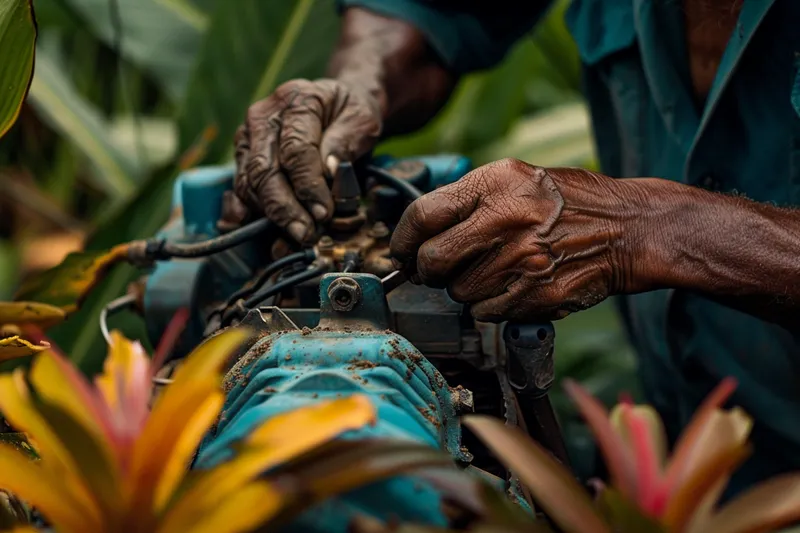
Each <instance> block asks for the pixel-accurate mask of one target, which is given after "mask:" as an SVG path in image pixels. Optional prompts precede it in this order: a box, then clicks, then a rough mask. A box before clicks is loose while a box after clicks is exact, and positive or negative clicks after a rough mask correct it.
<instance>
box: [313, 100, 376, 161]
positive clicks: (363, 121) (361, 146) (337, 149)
mask: <svg viewBox="0 0 800 533" xmlns="http://www.w3.org/2000/svg"><path fill="white" fill-rule="evenodd" d="M335 90H336V94H335V101H334V103H333V104H332V105H333V107H334V108H336V107H342V106H343V109H342V111H341V112H340V113H337V114H335V115H334V117H335V118H334V119H333V120H332V121H331V122H330V124H328V125H327V127H326V128H325V132H324V133H323V135H322V145H321V146H320V152H321V154H322V160H323V161H326V162H327V161H328V158H329V156H331V155H333V156H335V157H336V158H338V159H339V160H340V161H351V162H352V161H355V160H357V159H358V158H359V157H361V156H363V155H364V154H366V153H368V152H369V151H370V150H372V148H373V147H374V146H375V144H376V143H377V142H378V139H380V136H381V129H382V125H381V122H380V118H379V117H380V112H379V111H378V110H377V109H371V108H370V107H369V106H368V105H367V104H366V103H363V104H362V103H358V102H350V103H348V101H349V99H350V98H352V96H350V95H345V94H343V93H342V90H341V89H339V88H336V89H335Z"/></svg>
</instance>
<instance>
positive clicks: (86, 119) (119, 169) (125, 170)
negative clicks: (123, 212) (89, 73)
mask: <svg viewBox="0 0 800 533" xmlns="http://www.w3.org/2000/svg"><path fill="white" fill-rule="evenodd" d="M49 44H52V42H51V43H49ZM29 101H30V103H31V105H33V107H34V108H35V109H36V111H37V112H38V114H39V115H40V116H41V117H42V119H43V120H45V121H46V122H48V123H49V125H50V126H51V127H53V128H54V129H55V130H56V131H58V132H60V133H61V134H62V135H64V137H65V138H66V139H68V140H69V142H71V143H72V144H74V145H75V146H76V147H77V148H78V149H79V150H80V151H81V153H82V154H83V155H84V156H86V158H87V159H88V160H89V162H90V163H91V164H92V166H93V167H94V169H95V172H92V173H90V176H91V177H92V178H93V180H94V184H95V186H97V187H98V188H99V189H100V190H102V191H103V192H105V193H106V195H107V196H108V197H110V198H112V199H119V198H126V197H128V196H130V195H131V194H132V193H133V192H134V191H135V189H136V183H137V182H138V181H139V180H140V178H141V176H142V173H143V170H144V169H143V168H142V166H141V165H139V163H138V162H137V161H136V159H134V158H133V157H131V156H129V155H128V154H127V153H125V152H124V151H123V150H121V149H120V148H119V147H118V146H117V145H116V144H115V143H114V141H113V138H112V136H111V130H110V127H109V124H108V123H107V121H106V119H105V117H103V115H102V114H101V113H100V112H99V111H98V110H97V109H96V108H95V106H94V105H93V104H92V103H91V102H89V101H87V100H86V99H84V98H83V97H82V96H81V95H80V94H79V93H78V91H77V90H76V89H75V86H74V85H73V83H72V80H71V79H70V78H69V76H68V75H67V73H66V72H64V70H63V68H62V67H61V63H60V62H59V57H58V55H57V53H56V51H55V50H54V48H53V47H52V46H45V45H41V46H37V49H36V74H35V76H34V78H33V83H32V84H31V92H30V98H29Z"/></svg>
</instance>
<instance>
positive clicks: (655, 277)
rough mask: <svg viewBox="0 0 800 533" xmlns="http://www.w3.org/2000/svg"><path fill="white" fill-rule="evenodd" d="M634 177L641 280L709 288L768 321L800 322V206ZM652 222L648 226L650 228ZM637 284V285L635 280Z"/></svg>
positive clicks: (701, 289)
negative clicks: (638, 210) (639, 214)
mask: <svg viewBox="0 0 800 533" xmlns="http://www.w3.org/2000/svg"><path fill="white" fill-rule="evenodd" d="M625 181H629V182H630V185H632V186H633V188H634V189H637V190H638V191H639V194H638V195H637V197H638V200H637V202H638V203H639V204H640V205H644V206H646V208H645V209H644V210H643V214H642V219H641V220H640V221H639V222H632V223H633V224H635V225H637V226H638V227H639V229H638V230H637V232H636V233H637V235H638V237H637V239H638V240H639V241H640V243H639V245H638V246H637V247H638V249H639V251H638V253H637V254H635V255H638V256H639V259H640V260H639V261H637V259H636V258H635V257H634V258H633V261H634V262H638V266H635V265H632V266H631V268H630V269H629V271H631V272H634V273H636V274H635V275H637V276H639V277H640V278H641V282H642V285H644V286H649V287H653V288H659V287H670V288H678V289H683V290H688V291H694V292H698V293H702V294H704V295H707V296H709V297H710V298H712V299H715V300H717V301H719V302H721V303H724V304H725V305H729V306H731V307H735V308H737V309H741V310H742V311H745V312H748V313H751V314H754V315H756V316H759V317H761V318H765V319H767V320H772V321H777V322H781V323H784V324H795V325H796V324H797V322H798V320H800V210H790V209H781V208H778V207H775V206H771V205H766V204H760V203H757V202H753V201H750V200H747V199H745V198H742V197H737V196H732V195H722V194H717V193H711V192H708V191H704V190H701V189H697V188H693V187H688V186H685V185H681V184H677V183H672V182H665V181H664V180H655V179H643V180H625ZM643 228H647V229H643ZM634 285H637V284H636V283H634Z"/></svg>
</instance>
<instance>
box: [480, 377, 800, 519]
mask: <svg viewBox="0 0 800 533" xmlns="http://www.w3.org/2000/svg"><path fill="white" fill-rule="evenodd" d="M567 388H568V392H569V394H570V396H571V397H572V398H573V400H574V401H575V402H576V403H577V405H578V407H579V409H580V411H581V412H582V414H583V416H584V418H585V419H586V421H587V423H588V424H589V426H590V428H591V430H592V432H593V433H594V436H595V438H596V440H597V443H598V445H599V447H600V450H601V451H602V453H603V456H604V457H605V460H606V464H607V466H608V470H609V472H610V477H611V486H610V488H605V489H603V490H602V491H601V493H600V495H599V497H598V499H597V501H596V502H592V501H591V500H590V499H589V497H588V495H587V494H586V492H585V491H584V490H583V489H582V488H581V487H580V486H579V485H578V483H577V482H576V481H575V480H574V478H573V477H572V476H571V475H570V474H569V473H568V472H567V470H566V469H564V468H563V467H562V466H561V465H560V464H557V463H556V462H555V461H554V460H553V459H552V458H551V457H550V455H549V454H548V453H547V452H546V451H544V450H543V449H542V448H541V447H539V446H538V445H537V444H536V443H534V442H533V441H531V440H530V439H528V437H527V436H525V435H523V434H522V433H521V432H519V431H517V430H515V429H514V428H509V427H506V426H505V425H503V423H502V422H500V421H497V420H494V419H491V418H486V417H479V416H473V417H469V418H467V419H466V421H465V423H466V425H467V426H469V427H470V429H472V431H474V432H475V433H476V434H477V435H478V436H479V437H480V438H481V439H482V440H484V442H486V444H487V445H488V446H489V447H490V448H491V449H492V450H493V451H494V453H495V454H497V456H498V457H499V458H500V459H501V460H502V461H504V463H505V464H506V466H507V467H508V468H510V469H512V470H513V471H514V472H515V473H516V474H517V475H518V476H519V478H520V479H521V481H522V482H523V483H524V484H525V485H527V487H528V488H529V489H530V491H531V493H532V494H533V496H534V498H535V499H536V500H537V501H538V503H539V504H540V505H541V506H542V507H543V508H544V509H545V510H546V511H547V512H548V514H549V515H550V516H551V517H552V518H553V519H554V521H555V522H556V523H557V524H558V525H559V526H560V527H561V528H562V529H563V531H565V532H566V533H612V532H613V533H756V532H759V533H763V532H766V531H774V530H776V528H780V527H784V526H786V525H788V524H791V523H792V522H795V521H797V520H800V473H793V474H786V475H782V476H778V477H775V478H773V479H771V480H769V481H766V482H764V483H762V484H761V485H759V486H756V487H754V488H752V489H750V490H749V491H747V492H745V493H744V494H742V495H741V496H738V497H737V498H735V499H734V500H733V501H731V502H730V503H728V504H726V505H723V506H722V507H721V508H720V507H719V506H718V502H719V498H720V496H721V494H722V492H723V490H724V489H725V486H726V485H727V482H728V480H729V478H730V476H731V474H732V473H733V472H734V471H735V469H736V468H737V467H738V466H740V465H741V464H742V462H743V461H744V460H745V459H746V458H747V457H748V455H749V452H750V446H749V444H748V442H747V438H748V435H749V433H750V429H751V426H752V421H751V419H750V418H749V417H748V416H747V415H746V414H745V413H744V412H743V411H742V410H741V409H739V408H734V409H731V410H729V411H725V410H722V408H721V406H722V405H723V404H724V403H725V401H726V400H727V399H728V398H729V397H730V395H731V394H732V392H733V390H734V389H735V382H734V381H733V380H731V379H727V380H724V381H723V382H722V383H721V384H720V385H719V386H718V387H717V388H716V389H715V390H714V391H713V392H712V393H711V394H710V395H709V397H708V398H707V399H706V400H705V402H704V403H703V404H702V406H701V407H700V409H699V410H698V411H697V413H696V414H695V416H694V418H693V419H692V421H691V423H690V424H689V426H688V427H687V428H686V430H685V431H684V433H683V434H682V436H681V438H680V439H679V440H678V442H677V444H676V446H675V449H674V451H673V453H672V456H671V457H670V458H669V460H667V455H666V439H665V436H664V429H663V426H662V423H661V419H660V418H659V416H658V415H657V413H656V412H655V410H653V408H652V407H650V406H646V405H633V404H631V403H630V402H629V401H624V402H622V403H621V404H619V405H618V406H617V407H615V408H614V409H613V410H612V412H611V413H610V414H609V413H608V412H607V411H606V409H605V408H604V407H603V405H602V404H601V403H600V402H599V401H597V400H596V399H595V398H593V397H592V396H591V395H590V394H589V393H588V392H586V391H585V390H584V389H583V388H581V387H580V386H579V385H577V384H576V383H574V382H570V383H568V384H567Z"/></svg>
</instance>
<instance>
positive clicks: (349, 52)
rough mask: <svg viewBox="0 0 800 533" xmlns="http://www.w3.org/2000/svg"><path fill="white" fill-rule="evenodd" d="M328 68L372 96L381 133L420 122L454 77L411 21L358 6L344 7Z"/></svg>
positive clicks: (413, 126)
mask: <svg viewBox="0 0 800 533" xmlns="http://www.w3.org/2000/svg"><path fill="white" fill-rule="evenodd" d="M328 74H329V75H330V76H331V77H335V78H338V79H340V80H342V81H344V82H346V83H349V84H352V85H354V86H358V87H361V88H362V89H364V90H368V91H370V92H371V93H372V94H373V95H374V96H375V97H376V98H377V99H378V102H379V103H380V105H381V111H382V113H383V118H384V131H383V135H384V136H389V135H394V134H399V133H406V132H409V131H413V130H415V129H417V128H419V127H421V126H423V125H424V124H425V123H426V122H427V121H428V120H430V119H431V118H432V117H433V116H434V115H435V114H436V113H437V112H438V111H439V110H440V109H441V107H442V106H443V105H444V103H445V102H446V101H447V98H448V97H449V96H450V94H451V92H452V90H453V87H454V86H455V83H456V81H457V77H456V76H455V75H453V74H452V73H450V72H448V71H447V69H446V68H445V67H444V66H443V65H442V64H441V62H440V61H439V60H438V58H437V57H436V55H435V53H434V52H433V50H431V48H430V46H428V43H427V42H426V40H425V38H424V37H423V35H422V34H421V33H420V32H419V31H418V30H416V29H415V28H414V27H413V26H411V25H409V24H407V23H405V22H403V21H400V20H395V19H389V18H386V17H382V16H380V15H376V14H374V13H372V12H370V11H367V10H364V9H360V8H349V9H347V10H346V11H345V12H344V15H343V18H342V31H341V36H340V39H339V44H338V46H337V48H336V50H335V52H334V54H333V56H332V58H331V61H330V64H329V67H328Z"/></svg>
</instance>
